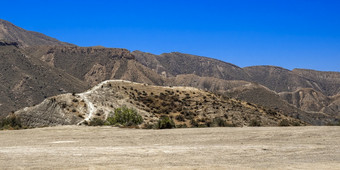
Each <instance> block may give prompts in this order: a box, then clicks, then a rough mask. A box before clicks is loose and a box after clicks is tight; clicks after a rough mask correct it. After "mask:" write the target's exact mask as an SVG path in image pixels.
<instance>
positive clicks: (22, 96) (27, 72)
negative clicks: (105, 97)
mask: <svg viewBox="0 0 340 170" xmlns="http://www.w3.org/2000/svg"><path fill="white" fill-rule="evenodd" d="M8 44H10V43H8ZM0 58H1V60H0V84H1V85H0V91H1V96H2V97H1V98H0V116H1V115H6V114H8V113H9V112H10V111H15V110H17V109H19V108H22V107H25V106H32V105H34V104H38V103H40V102H41V101H42V100H43V99H44V98H46V97H49V96H54V95H57V94H61V93H65V92H80V91H83V90H85V89H86V88H88V87H89V86H88V85H87V84H86V83H84V82H83V81H81V80H79V79H77V78H75V77H73V76H71V75H69V74H67V73H66V72H65V71H63V70H60V69H56V68H53V67H50V66H48V65H47V64H46V63H44V62H42V61H40V60H37V59H36V58H34V57H31V56H29V55H26V54H25V52H24V51H23V50H22V49H21V48H18V47H17V46H15V45H1V46H0Z"/></svg>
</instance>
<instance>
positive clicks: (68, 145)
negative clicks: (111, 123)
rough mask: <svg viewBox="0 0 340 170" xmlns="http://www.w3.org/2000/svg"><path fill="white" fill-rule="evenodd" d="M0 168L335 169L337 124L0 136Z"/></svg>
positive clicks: (66, 130) (71, 129) (339, 146)
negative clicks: (329, 125)
mask: <svg viewBox="0 0 340 170" xmlns="http://www.w3.org/2000/svg"><path fill="white" fill-rule="evenodd" d="M0 141H1V143H0V169H13V168H16V169H20V168H43V169H47V168H49V169H58V168H60V169H65V168H67V169H70V168H74V169H108V168H115V169H131V168H135V169H144V168H147V169H150V168H152V169H160V168H161V169H167V168H169V169H207V168H209V169H212V168H215V169H226V168H227V169H340V127H288V128H285V127H270V128H268V127H260V128H250V127H247V128H202V129H172V130H137V129H119V128H112V127H80V126H63V127H53V128H39V129H29V130H19V131H0Z"/></svg>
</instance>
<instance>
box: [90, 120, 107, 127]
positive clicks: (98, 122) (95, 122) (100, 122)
mask: <svg viewBox="0 0 340 170" xmlns="http://www.w3.org/2000/svg"><path fill="white" fill-rule="evenodd" d="M104 124H105V122H104V121H103V120H102V119H99V118H93V119H92V120H91V121H90V122H89V123H88V125H89V126H103V125H104Z"/></svg>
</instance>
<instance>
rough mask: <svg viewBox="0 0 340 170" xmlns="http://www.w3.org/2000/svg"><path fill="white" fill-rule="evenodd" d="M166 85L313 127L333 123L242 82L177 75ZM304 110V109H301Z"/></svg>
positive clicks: (273, 94)
mask: <svg viewBox="0 0 340 170" xmlns="http://www.w3.org/2000/svg"><path fill="white" fill-rule="evenodd" d="M166 84H167V85H173V86H175V85H181V86H191V87H197V88H200V89H203V90H208V91H212V92H215V93H219V94H224V95H226V96H229V97H231V98H236V99H238V100H242V101H246V102H249V103H254V104H257V105H259V106H264V107H266V108H267V109H270V110H275V111H281V112H282V114H284V115H286V116H290V117H295V118H299V119H301V120H303V121H305V122H308V123H310V124H314V125H323V124H327V123H329V122H334V121H335V119H336V118H335V117H334V116H332V114H331V115H325V114H323V113H322V112H313V113H309V112H306V111H309V110H301V109H299V108H300V106H296V105H293V104H289V103H288V102H287V101H285V100H284V99H283V98H281V97H280V96H279V95H278V94H277V93H276V92H274V91H272V90H270V89H268V88H266V87H264V86H262V85H260V84H258V83H252V82H247V81H243V80H222V79H217V78H212V77H199V76H197V75H193V74H190V75H178V76H176V77H172V78H168V79H167V81H166ZM302 109H304V107H302Z"/></svg>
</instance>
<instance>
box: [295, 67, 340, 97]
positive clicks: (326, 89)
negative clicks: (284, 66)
mask: <svg viewBox="0 0 340 170" xmlns="http://www.w3.org/2000/svg"><path fill="white" fill-rule="evenodd" d="M292 72H293V73H295V74H298V75H299V76H302V77H304V78H307V79H309V80H313V81H314V82H317V83H318V86H319V87H320V88H319V89H315V90H319V91H320V92H322V93H323V94H325V95H327V96H333V95H336V94H340V73H339V72H326V71H315V70H307V69H294V70H292Z"/></svg>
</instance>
